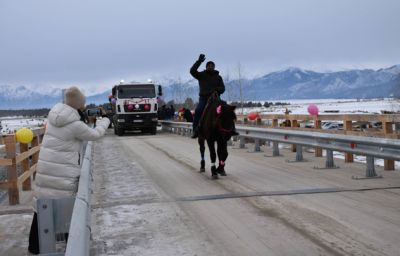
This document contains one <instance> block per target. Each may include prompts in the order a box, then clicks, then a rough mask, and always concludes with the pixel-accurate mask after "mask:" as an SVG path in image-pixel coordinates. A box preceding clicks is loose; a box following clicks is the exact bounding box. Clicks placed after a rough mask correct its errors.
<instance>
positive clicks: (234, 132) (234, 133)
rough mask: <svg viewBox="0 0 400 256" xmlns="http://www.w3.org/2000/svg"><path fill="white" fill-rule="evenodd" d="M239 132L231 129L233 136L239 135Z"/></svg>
mask: <svg viewBox="0 0 400 256" xmlns="http://www.w3.org/2000/svg"><path fill="white" fill-rule="evenodd" d="M238 135H239V133H238V132H237V131H236V130H232V131H231V136H238Z"/></svg>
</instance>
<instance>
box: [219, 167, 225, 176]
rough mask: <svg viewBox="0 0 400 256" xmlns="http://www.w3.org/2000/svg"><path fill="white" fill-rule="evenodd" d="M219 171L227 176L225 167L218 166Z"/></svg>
mask: <svg viewBox="0 0 400 256" xmlns="http://www.w3.org/2000/svg"><path fill="white" fill-rule="evenodd" d="M217 173H218V174H219V175H221V176H226V172H225V169H224V167H221V166H218V168H217Z"/></svg>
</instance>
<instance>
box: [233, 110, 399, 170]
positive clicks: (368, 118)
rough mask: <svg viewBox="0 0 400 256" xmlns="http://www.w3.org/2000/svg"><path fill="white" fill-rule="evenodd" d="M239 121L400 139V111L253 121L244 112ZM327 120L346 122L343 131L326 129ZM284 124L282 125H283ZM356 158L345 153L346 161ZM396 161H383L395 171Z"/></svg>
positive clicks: (271, 117)
mask: <svg viewBox="0 0 400 256" xmlns="http://www.w3.org/2000/svg"><path fill="white" fill-rule="evenodd" d="M238 121H239V122H242V123H243V124H245V125H254V126H257V127H273V128H279V127H280V128H282V129H296V130H303V129H304V130H305V131H310V130H315V131H318V132H325V133H335V134H345V135H356V136H368V137H379V138H390V139H400V131H399V130H396V129H394V128H393V127H394V126H395V125H397V126H398V125H399V124H400V114H344V115H335V114H332V115H318V116H310V115H290V114H269V115H259V117H258V118H257V119H256V120H254V121H250V120H248V118H247V116H245V115H238ZM307 121H312V122H313V126H314V127H313V128H300V127H299V126H300V123H302V122H307ZM324 121H339V122H343V129H342V130H323V129H322V122H324ZM378 122H380V123H381V128H372V127H371V128H369V127H370V126H372V123H378ZM282 124H283V125H282ZM361 125H364V126H365V127H366V128H364V129H360V128H359V127H360V126H361ZM292 151H295V147H294V146H293V147H292ZM315 156H316V157H322V149H320V148H316V149H315ZM353 161H354V157H353V154H351V153H346V154H345V162H347V163H350V162H353ZM394 168H395V166H394V161H393V160H384V169H385V170H394Z"/></svg>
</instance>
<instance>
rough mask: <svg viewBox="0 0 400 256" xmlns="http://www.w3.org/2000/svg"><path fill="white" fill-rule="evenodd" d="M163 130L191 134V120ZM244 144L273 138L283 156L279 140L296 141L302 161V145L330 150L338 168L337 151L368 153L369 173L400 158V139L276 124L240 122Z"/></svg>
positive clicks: (275, 149) (329, 160) (328, 155)
mask: <svg viewBox="0 0 400 256" xmlns="http://www.w3.org/2000/svg"><path fill="white" fill-rule="evenodd" d="M161 123H162V126H163V130H169V131H172V132H175V133H178V134H182V135H187V134H190V132H191V130H192V124H191V123H184V122H171V121H162V122H161ZM236 130H237V131H238V132H239V136H238V137H239V139H240V147H241V148H244V145H245V139H246V138H250V139H253V140H254V151H260V144H261V141H268V142H272V144H273V145H272V148H273V156H279V143H285V144H293V145H295V147H296V161H302V160H303V155H302V147H303V146H307V147H314V148H321V149H325V150H326V158H327V159H326V166H325V167H326V168H334V167H335V166H334V162H333V151H339V152H344V153H352V154H358V155H363V156H366V161H367V171H366V177H379V176H378V175H377V174H376V172H375V167H374V166H375V165H374V160H375V158H381V159H389V160H400V140H398V139H384V138H374V137H365V136H352V135H341V134H327V133H321V132H316V131H296V130H286V129H276V128H256V127H246V126H237V127H236Z"/></svg>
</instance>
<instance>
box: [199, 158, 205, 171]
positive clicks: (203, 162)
mask: <svg viewBox="0 0 400 256" xmlns="http://www.w3.org/2000/svg"><path fill="white" fill-rule="evenodd" d="M205 171H206V162H205V161H204V160H201V161H200V172H205Z"/></svg>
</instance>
